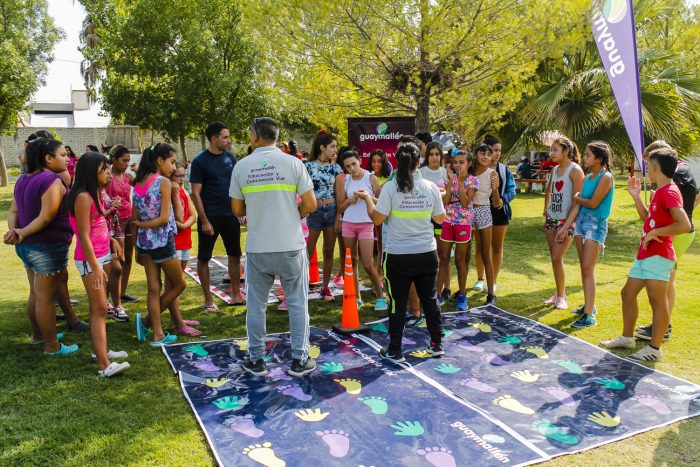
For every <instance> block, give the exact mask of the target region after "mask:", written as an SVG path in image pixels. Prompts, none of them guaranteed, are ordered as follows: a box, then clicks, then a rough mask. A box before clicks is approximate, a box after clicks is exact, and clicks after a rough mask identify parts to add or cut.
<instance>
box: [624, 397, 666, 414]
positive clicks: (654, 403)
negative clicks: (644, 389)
mask: <svg viewBox="0 0 700 467" xmlns="http://www.w3.org/2000/svg"><path fill="white" fill-rule="evenodd" d="M630 400H633V401H637V402H638V403H639V404H640V405H643V406H644V407H649V408H650V409H651V410H653V411H654V412H656V413H657V414H659V415H670V414H671V409H669V408H668V406H667V405H666V404H664V403H663V402H661V401H660V400H659V399H657V398H655V397H651V396H634V397H632V398H630Z"/></svg>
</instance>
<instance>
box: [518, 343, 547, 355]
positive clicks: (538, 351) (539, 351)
mask: <svg viewBox="0 0 700 467" xmlns="http://www.w3.org/2000/svg"><path fill="white" fill-rule="evenodd" d="M520 350H524V351H525V352H528V353H531V354H532V355H534V356H535V357H537V358H549V355H547V352H546V351H545V350H544V349H543V348H542V347H540V346H537V345H532V346H528V347H521V348H520Z"/></svg>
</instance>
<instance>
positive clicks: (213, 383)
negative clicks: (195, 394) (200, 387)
mask: <svg viewBox="0 0 700 467" xmlns="http://www.w3.org/2000/svg"><path fill="white" fill-rule="evenodd" d="M230 382H231V380H230V379H228V378H209V379H208V380H206V381H204V383H203V384H204V385H206V386H209V387H210V388H220V387H221V386H223V385H225V384H228V383H230Z"/></svg>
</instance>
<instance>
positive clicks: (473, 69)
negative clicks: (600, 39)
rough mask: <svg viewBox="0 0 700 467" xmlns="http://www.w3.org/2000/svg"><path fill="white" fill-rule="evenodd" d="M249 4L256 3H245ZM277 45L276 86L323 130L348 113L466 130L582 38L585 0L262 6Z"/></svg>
mask: <svg viewBox="0 0 700 467" xmlns="http://www.w3.org/2000/svg"><path fill="white" fill-rule="evenodd" d="M249 1H250V0H249ZM255 4H256V5H257V7H256V8H252V7H251V8H247V9H245V12H246V13H247V14H250V15H251V20H252V21H251V24H253V25H254V28H255V30H256V31H258V33H259V36H260V40H261V41H269V42H271V43H272V44H274V45H275V48H274V50H275V54H274V57H273V59H275V60H276V63H275V70H274V71H275V82H276V84H277V89H278V90H281V91H280V92H281V93H282V94H283V96H284V98H285V100H286V101H287V102H291V103H293V104H294V105H297V106H300V105H303V104H305V106H306V108H307V109H308V110H307V111H308V113H309V115H310V116H311V118H312V119H313V120H314V121H315V122H316V123H318V124H321V125H326V126H330V127H335V128H342V127H343V126H344V124H343V120H344V118H345V117H347V116H350V115H372V114H379V113H382V114H386V113H397V114H404V115H405V114H408V115H416V121H417V129H418V130H419V131H426V130H429V129H430V128H431V126H433V125H440V124H445V125H449V126H454V125H457V126H459V127H461V128H462V129H463V130H465V131H467V132H469V131H471V130H473V129H474V128H478V127H480V126H481V125H483V123H484V122H485V121H487V120H488V119H489V118H492V117H495V116H499V115H502V114H503V113H504V112H506V111H508V110H510V109H511V108H512V107H513V106H514V105H515V104H516V103H517V102H518V101H519V100H520V97H521V87H522V83H523V82H524V81H525V80H527V79H528V78H529V77H530V76H531V75H532V73H534V71H535V69H536V66H537V63H538V62H539V60H540V59H541V58H543V57H545V56H547V54H549V53H552V52H553V51H557V50H563V48H565V47H566V46H567V45H568V44H571V43H574V42H576V41H578V40H580V39H581V37H582V32H581V31H580V29H577V28H574V27H573V25H574V24H575V22H576V21H580V19H581V17H582V13H583V11H584V9H585V8H586V7H587V6H588V5H589V2H588V1H582V0H563V1H557V2H548V3H547V7H546V9H545V8H543V7H542V2H539V1H536V0H386V1H381V2H377V1H375V0H316V1H313V2H308V1H306V0H289V1H287V2H285V8H279V4H278V2H276V1H275V0H259V1H258V0H256V2H255Z"/></svg>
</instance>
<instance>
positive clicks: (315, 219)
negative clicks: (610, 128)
mask: <svg viewBox="0 0 700 467" xmlns="http://www.w3.org/2000/svg"><path fill="white" fill-rule="evenodd" d="M337 212H338V209H337V207H336V205H335V203H328V204H319V206H318V207H317V208H316V211H315V212H312V213H311V214H309V216H308V217H307V218H306V225H308V226H309V230H324V229H332V228H333V227H334V226H335V215H336V214H337Z"/></svg>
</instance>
